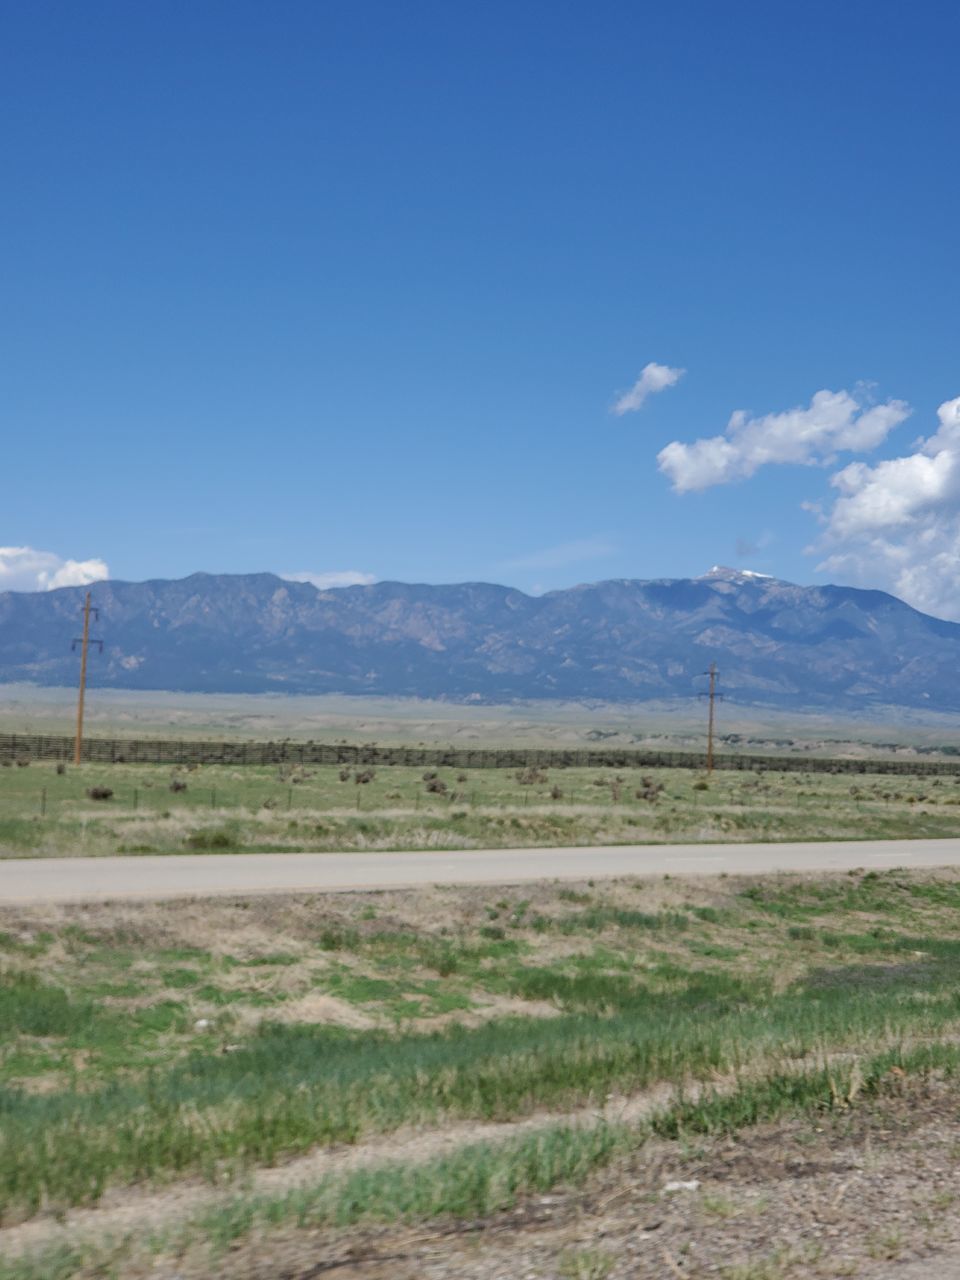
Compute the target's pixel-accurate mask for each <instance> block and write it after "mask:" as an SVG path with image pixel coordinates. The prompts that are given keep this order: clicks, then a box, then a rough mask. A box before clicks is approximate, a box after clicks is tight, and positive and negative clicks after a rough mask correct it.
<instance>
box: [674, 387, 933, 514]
mask: <svg viewBox="0 0 960 1280" xmlns="http://www.w3.org/2000/svg"><path fill="white" fill-rule="evenodd" d="M910 412H911V410H910V406H909V405H908V404H905V403H904V401H902V400H888V401H887V402H886V403H885V404H876V405H869V406H867V405H865V404H864V403H863V401H862V400H861V399H858V397H857V396H856V395H854V394H853V393H851V392H849V391H818V392H817V393H816V395H815V396H814V397H813V399H812V400H811V401H810V404H809V405H808V406H807V407H806V408H802V407H798V408H796V409H788V410H786V412H784V413H768V414H765V415H764V416H763V417H761V418H751V417H750V415H749V414H748V413H747V412H746V410H744V409H738V410H737V411H736V413H734V414H733V416H732V417H731V418H730V421H729V422H728V423H727V428H726V431H724V433H723V435H719V436H709V437H705V438H702V439H700V440H694V441H693V443H692V444H683V443H682V442H681V441H679V440H674V441H673V442H672V443H670V444H668V445H667V446H666V447H665V448H663V449H661V450H660V452H659V454H658V455H657V465H658V466H659V468H660V470H661V471H662V472H663V473H664V475H665V476H667V477H668V479H669V480H670V482H671V484H672V485H673V488H674V490H675V491H676V492H677V493H688V492H690V491H691V490H695V489H709V488H710V487H711V486H712V485H716V484H729V483H730V482H731V481H734V480H745V479H747V477H749V476H752V475H753V474H754V473H755V472H756V471H759V469H760V468H761V467H764V466H767V465H768V464H770V463H786V462H792V463H797V464H800V465H803V466H816V465H820V464H823V463H830V462H831V461H832V460H833V458H834V457H835V455H836V454H837V453H844V452H845V453H864V452H866V451H867V450H870V449H875V448H876V447H877V445H879V444H881V443H882V442H883V441H884V440H885V439H886V437H887V435H888V434H889V433H890V432H891V431H892V430H893V428H894V427H896V426H899V424H900V423H901V422H903V421H904V420H905V419H906V418H907V417H909V415H910Z"/></svg>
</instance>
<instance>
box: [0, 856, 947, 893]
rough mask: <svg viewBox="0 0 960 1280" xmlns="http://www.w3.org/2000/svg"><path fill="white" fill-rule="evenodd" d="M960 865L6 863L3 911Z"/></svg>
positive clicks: (609, 859) (899, 859)
mask: <svg viewBox="0 0 960 1280" xmlns="http://www.w3.org/2000/svg"><path fill="white" fill-rule="evenodd" d="M946 866H950V867H957V866H960V840H864V841H849V842H846V841H837V842H830V843H827V842H819V843H809V844H801V843H796V844H674V845H619V846H615V847H612V848H611V847H599V848H578V849H469V850H463V849H458V850H452V851H449V850H447V851H445V850H435V851H431V852H426V853H263V854H260V853H239V854H186V855H170V856H169V857H150V856H144V857H139V858H6V859H4V858H0V903H4V902H6V903H11V902H31V901H32V902H38V901H40V902H71V901H83V900H85V899H86V900H89V899H98V900H103V899H106V898H176V897H189V896H192V895H194V894H216V893H240V894H246V893H277V892H290V891H304V892H331V891H336V890H342V889H392V888H401V887H410V886H414V885H424V884H518V883H521V882H523V881H526V880H543V879H551V878H554V877H556V878H560V879H568V880H583V879H587V878H588V877H595V878H601V877H604V876H624V875H633V876H637V875H639V876H644V875H663V874H665V873H666V872H669V873H670V875H719V874H720V873H721V872H727V873H728V874H731V875H732V874H747V875H749V874H757V873H760V872H766V871H845V870H849V869H850V868H853V867H863V868H865V869H870V868H875V869H881V868H888V867H946Z"/></svg>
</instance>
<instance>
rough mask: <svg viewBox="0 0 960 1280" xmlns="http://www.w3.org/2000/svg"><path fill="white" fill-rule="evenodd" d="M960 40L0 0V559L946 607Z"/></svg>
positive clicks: (561, 14) (543, 6) (67, 574)
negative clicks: (697, 580) (766, 578)
mask: <svg viewBox="0 0 960 1280" xmlns="http://www.w3.org/2000/svg"><path fill="white" fill-rule="evenodd" d="M958 37H960V9H958V7H957V6H956V5H955V4H952V3H931V2H924V0H921V2H920V3H917V4H915V5H913V6H910V7H909V8H906V7H904V6H903V5H902V4H896V5H894V4H892V3H886V2H885V0H870V2H869V3H866V2H863V0H845V2H844V3H843V4H836V3H835V2H834V3H829V4H828V3H823V2H822V0H812V2H808V3H805V4H804V5H786V4H770V3H768V2H767V3H762V4H761V3H736V2H734V3H731V4H728V5H722V6H721V5H716V4H713V3H683V2H681V3H674V4H672V5H669V6H657V7H654V6H646V5H640V4H636V3H600V4H592V5H587V4H583V3H579V4H572V3H562V2H561V3H557V2H553V3H549V4H547V3H523V2H521V3H516V2H514V3H511V4H506V3H500V2H499V0H493V2H491V3H487V4H484V5H466V4H457V3H449V0H447V2H446V3H420V2H417V0H413V2H412V3H407V4H402V5H398V4H393V3H391V4H387V3H382V4H381V3H363V2H362V0H354V2H353V3H349V4H348V3H324V2H322V0H313V2H311V3H302V2H300V0H286V2H281V3H279V4H276V5H269V6H268V5H265V4H263V3H256V4H254V3H245V2H244V0H229V3H228V2H226V0H222V2H221V0H208V2H201V3H196V2H195V0H191V2H190V3H184V2H179V0H165V2H164V3H162V4H153V5H131V4H129V3H122V4H121V3H104V2H102V0H85V3H84V4H82V5H78V4H75V3H49V2H47V0H34V2H33V3H31V4H29V5H16V4H12V3H11V4H7V5H5V6H4V37H3V40H2V42H0V107H2V110H0V147H2V151H0V154H2V156H3V161H2V163H3V176H4V183H3V188H4V198H3V200H2V202H0V262H2V275H0V295H2V304H0V327H2V333H0V337H2V350H3V358H2V365H0V422H2V439H3V453H2V468H3V473H2V494H3V504H2V521H0V544H3V546H4V547H5V548H6V553H0V589H2V587H3V586H4V585H7V586H14V587H17V588H23V587H28V586H34V585H37V586H49V585H51V584H55V583H58V582H64V581H75V580H80V579H81V578H82V577H83V576H84V575H85V574H86V573H87V572H91V573H95V572H96V571H97V569H96V565H95V566H94V568H93V569H89V567H88V569H86V570H85V569H84V568H83V567H82V566H83V565H85V564H86V562H88V561H93V562H97V561H102V562H104V563H105V564H106V565H108V566H109V571H110V573H111V575H112V576H114V577H119V578H127V579H140V578H146V577H172V576H180V575H183V574H186V573H189V572H191V571H193V570H196V569H206V570H211V571H227V572H245V571H252V570H261V569H269V570H274V571H277V572H281V573H294V572H309V573H312V574H315V575H327V574H343V573H348V572H350V573H355V574H358V575H369V576H370V577H375V578H399V579H404V580H415V581H433V582H441V581H458V580H465V579H486V580H494V581H505V582H510V583H513V584H516V585H518V586H520V587H522V588H524V589H527V590H543V589H550V588H553V587H559V586H564V585H568V584H570V583H573V582H577V581H585V580H591V579H597V578H604V577H653V576H685V575H695V574H697V573H701V572H703V571H704V570H706V569H708V568H709V567H710V565H712V564H714V563H716V562H722V563H728V564H733V565H742V566H743V567H747V568H752V569H758V570H762V571H765V572H768V573H773V574H776V575H778V576H781V577H785V578H790V579H794V580H797V581H802V582H811V581H826V580H828V579H830V578H833V579H834V580H840V581H849V582H856V583H860V584H862V585H875V586H882V587H885V588H887V589H892V590H897V591H898V592H899V593H900V594H902V595H904V596H906V597H907V598H909V599H911V600H912V602H913V603H917V604H919V605H920V606H921V607H924V608H929V609H931V610H932V611H935V612H939V613H943V614H945V615H949V616H958V615H960V603H956V604H955V603H954V596H955V595H960V593H958V592H957V591H956V588H957V586H958V585H960V583H958V579H960V568H958V566H960V438H958V440H957V441H956V442H955V441H954V439H953V436H952V434H951V429H952V428H951V424H952V423H953V416H952V415H953V409H952V408H951V407H950V402H952V401H953V400H954V398H955V397H957V396H960V359H958V355H960V351H958V337H960V304H958V301H957V280H958V268H960V250H958V244H960V237H958V234H957V226H958V219H960V199H958V195H960V178H958V165H957V138H958V136H960V118H958V116H960V98H958V95H957V92H956V83H957V80H956V67H955V63H956V49H957V40H958ZM651 364H653V365H659V366H662V367H663V368H664V369H672V370H680V369H682V370H684V371H685V372H684V373H683V375H682V376H680V375H679V374H677V375H676V376H675V377H674V380H673V385H670V386H665V387H663V388H662V389H660V390H653V391H652V392H651V393H650V394H649V395H647V397H646V399H645V400H644V402H643V404H642V407H640V408H639V409H632V410H629V411H627V412H623V413H619V414H618V413H615V412H613V411H612V408H613V406H614V405H615V404H616V403H617V401H618V399H619V398H621V397H622V396H624V395H625V394H627V393H629V391H630V389H631V387H633V386H634V384H635V383H636V382H637V379H638V378H639V377H640V375H641V371H642V370H643V369H645V368H646V367H647V366H648V365H651ZM648 381H649V378H648ZM654 381H656V377H654ZM822 391H830V392H833V393H834V396H835V399H834V400H833V401H830V402H829V404H824V403H823V402H821V403H820V407H819V408H818V407H816V405H814V407H813V408H812V409H811V402H812V399H813V397H814V396H815V395H816V394H817V393H818V392H822ZM840 393H846V396H847V398H846V399H844V398H842V397H841V398H839V399H837V398H836V397H840ZM635 398H637V399H638V398H639V397H635ZM942 405H946V406H947V407H946V408H945V410H944V412H943V413H942V414H941V417H940V418H938V416H937V414H938V408H939V407H940V406H942ZM898 406H899V407H898ZM957 407H958V408H960V406H957ZM738 410H745V411H747V414H748V415H749V417H748V419H747V420H746V422H745V423H741V425H740V426H739V427H736V426H735V427H734V428H733V429H732V431H731V430H730V429H729V428H728V423H729V420H730V418H731V415H732V414H733V413H734V412H735V411H738ZM792 410H801V411H803V412H801V413H799V415H796V414H795V415H794V416H793V417H786V418H784V417H779V416H777V415H784V414H786V413H788V412H789V411H792ZM956 416H957V417H958V419H960V413H958V414H957V415H956ZM956 434H957V436H958V437H960V426H958V428H957V432H956ZM715 437H722V442H721V444H720V445H717V444H716V442H714V444H712V445H710V444H708V445H700V446H698V445H696V444H695V442H696V441H698V440H699V441H703V440H706V441H708V442H709V441H711V440H713V439H714V438H715ZM921 438H922V439H923V440H925V441H926V443H918V440H919V439H921ZM955 444H956V449H955V448H954V445H955ZM674 446H677V447H676V448H674ZM691 446H693V451H692V452H691V448H690V447H691ZM665 449H670V450H672V452H668V453H667V454H666V455H664V453H663V451H664V450H665ZM718 450H719V453H718ZM718 458H719V459H720V460H719V462H718ZM838 475H840V479H839V480H838V479H837V478H836V477H837V476H838ZM691 480H695V481H696V484H695V485H694V487H690V486H689V482H690V481H691ZM685 486H686V487H685ZM678 488H679V489H681V490H683V491H681V492H678V491H677V490H678ZM844 504H845V505H844ZM11 549H19V551H17V552H16V553H14V552H13V551H11ZM4 554H5V555H6V559H4V558H3V555H4ZM818 565H825V566H826V567H825V568H822V569H819V570H818V568H817V566H818ZM4 575H6V576H5V577H4Z"/></svg>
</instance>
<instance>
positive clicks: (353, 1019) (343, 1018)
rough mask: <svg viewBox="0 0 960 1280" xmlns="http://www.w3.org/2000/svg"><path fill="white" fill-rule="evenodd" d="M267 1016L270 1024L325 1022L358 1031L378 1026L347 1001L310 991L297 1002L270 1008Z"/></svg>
mask: <svg viewBox="0 0 960 1280" xmlns="http://www.w3.org/2000/svg"><path fill="white" fill-rule="evenodd" d="M269 1016H270V1020H271V1021H272V1022H309V1023H317V1022H325V1023H329V1024H330V1025H332V1026H336V1027H354V1028H357V1029H359V1030H366V1029H368V1028H370V1027H375V1026H377V1025H378V1024H379V1020H378V1019H377V1018H374V1017H372V1016H371V1015H370V1014H368V1013H365V1012H364V1011H363V1009H360V1008H358V1007H357V1006H356V1005H355V1004H351V1003H350V1002H349V1001H348V1000H338V999H337V998H336V996H328V995H324V994H323V993H322V992H320V991H311V992H310V993H309V994H308V995H305V996H301V997H300V998H299V999H298V1000H287V1001H284V1003H283V1004H281V1005H277V1007H276V1008H272V1009H271V1010H270V1015H269Z"/></svg>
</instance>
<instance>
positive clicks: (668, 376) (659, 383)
mask: <svg viewBox="0 0 960 1280" xmlns="http://www.w3.org/2000/svg"><path fill="white" fill-rule="evenodd" d="M685 373H686V369H671V368H670V366H669V365H666V364H654V362H653V361H652V360H651V362H650V363H649V364H647V365H644V367H643V369H642V370H641V373H640V377H639V378H638V379H637V380H636V382H635V383H634V384H633V386H632V387H631V388H630V390H629V391H625V392H624V393H623V395H622V396H620V398H619V399H618V400H617V401H616V402H615V403H614V405H613V406H612V408H611V410H610V412H611V413H615V414H616V415H617V417H622V416H623V415H624V414H625V413H635V412H636V410H637V409H642V408H643V403H644V401H645V400H646V398H647V397H648V396H652V395H656V393H657V392H658V391H666V389H667V388H668V387H675V386H676V385H677V383H678V382H679V381H680V379H681V378H682V377H683V375H684V374H685Z"/></svg>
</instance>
